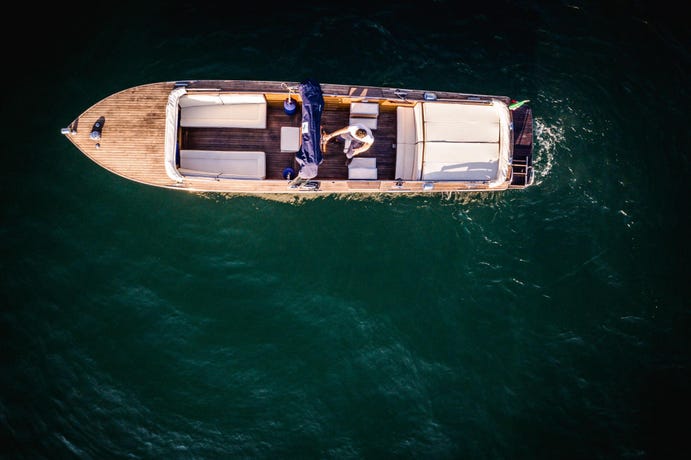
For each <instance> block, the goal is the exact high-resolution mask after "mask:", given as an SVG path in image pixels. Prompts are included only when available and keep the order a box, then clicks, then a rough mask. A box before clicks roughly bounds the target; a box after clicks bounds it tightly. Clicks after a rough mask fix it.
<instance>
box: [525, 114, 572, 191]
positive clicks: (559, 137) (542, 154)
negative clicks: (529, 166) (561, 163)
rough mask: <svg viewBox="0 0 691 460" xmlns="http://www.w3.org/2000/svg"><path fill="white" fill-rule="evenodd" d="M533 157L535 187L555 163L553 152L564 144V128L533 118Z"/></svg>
mask: <svg viewBox="0 0 691 460" xmlns="http://www.w3.org/2000/svg"><path fill="white" fill-rule="evenodd" d="M535 133H536V138H537V139H536V142H535V152H534V153H535V155H534V157H533V165H534V168H535V185H539V184H541V183H542V182H543V181H544V180H545V178H546V177H547V176H548V175H549V173H550V171H551V170H552V166H553V165H554V163H555V151H556V149H557V145H559V144H560V143H562V142H564V139H565V137H566V136H565V134H564V126H563V125H559V124H548V123H546V122H545V120H543V119H541V118H539V117H536V118H535Z"/></svg>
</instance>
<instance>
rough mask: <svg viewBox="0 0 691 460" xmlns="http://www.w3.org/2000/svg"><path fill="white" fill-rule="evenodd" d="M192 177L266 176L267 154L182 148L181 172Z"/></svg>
mask: <svg viewBox="0 0 691 460" xmlns="http://www.w3.org/2000/svg"><path fill="white" fill-rule="evenodd" d="M188 171H189V172H190V173H189V175H190V176H192V177H198V176H203V175H204V173H206V175H207V176H212V177H218V178H221V179H264V178H266V155H265V153H264V152H253V151H221V150H180V172H181V173H182V174H183V175H187V174H185V173H186V172H188Z"/></svg>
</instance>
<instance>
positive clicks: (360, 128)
mask: <svg viewBox="0 0 691 460" xmlns="http://www.w3.org/2000/svg"><path fill="white" fill-rule="evenodd" d="M336 136H341V138H343V140H344V141H345V147H344V149H343V153H345V154H346V158H347V160H346V164H348V163H350V160H352V159H353V157H354V156H356V155H359V154H361V153H363V152H366V151H367V150H369V148H370V147H371V146H372V144H373V143H374V136H373V135H372V131H371V130H370V129H369V128H368V127H367V126H364V125H350V126H346V127H345V128H341V129H338V130H336V131H334V132H332V133H330V134H323V135H322V138H321V149H322V152H324V151H326V144H327V143H328V142H329V141H330V140H331V139H333V138H334V137H336Z"/></svg>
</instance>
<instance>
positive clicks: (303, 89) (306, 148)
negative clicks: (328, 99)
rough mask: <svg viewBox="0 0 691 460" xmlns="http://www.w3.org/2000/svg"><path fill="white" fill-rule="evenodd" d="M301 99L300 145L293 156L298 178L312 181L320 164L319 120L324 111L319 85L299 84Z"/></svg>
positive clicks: (314, 82) (310, 81)
mask: <svg viewBox="0 0 691 460" xmlns="http://www.w3.org/2000/svg"><path fill="white" fill-rule="evenodd" d="M299 90H300V96H301V98H302V145H301V147H300V150H298V152H297V153H296V154H295V159H296V160H297V162H298V164H299V165H300V171H299V173H298V177H299V178H301V179H312V178H314V177H317V171H318V169H319V165H320V164H321V163H322V160H323V157H322V151H321V118H322V111H323V110H324V97H323V95H322V88H321V85H320V84H319V83H318V82H316V81H314V80H310V79H308V80H305V81H303V82H302V83H300V87H299Z"/></svg>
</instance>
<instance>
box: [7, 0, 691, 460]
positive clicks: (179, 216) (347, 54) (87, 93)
mask: <svg viewBox="0 0 691 460" xmlns="http://www.w3.org/2000/svg"><path fill="white" fill-rule="evenodd" d="M96 5H98V4H93V5H91V6H88V5H83V6H82V5H77V4H65V5H59V6H57V5H56V6H53V7H50V6H49V7H40V8H39V7H38V6H36V7H34V6H32V5H28V6H26V7H19V9H20V10H23V11H24V13H25V14H20V15H15V16H7V17H6V18H5V19H6V21H7V22H8V25H9V22H14V21H15V20H16V21H17V24H16V25H17V26H18V27H19V28H20V30H19V31H18V32H12V34H10V33H9V32H3V38H4V43H5V46H6V52H5V60H6V62H5V64H6V66H5V85H4V86H5V91H4V93H5V94H4V96H5V97H4V100H3V103H2V104H1V109H0V110H1V113H2V118H3V120H4V126H5V136H4V144H5V145H4V147H3V148H2V155H3V166H2V181H1V182H0V184H1V185H0V187H2V189H1V192H2V193H0V196H1V197H2V208H1V209H2V214H1V215H2V221H1V227H0V230H1V235H2V239H1V241H2V242H1V243H0V244H1V247H2V293H3V296H2V306H1V313H2V315H1V317H0V318H1V319H0V333H1V336H2V352H1V353H0V356H1V357H2V372H1V373H0V456H2V457H3V458H13V459H14V458H17V459H37V458H47V459H62V458H79V459H105V458H141V459H148V458H161V459H188V458H189V459H207V458H208V459H216V458H221V459H230V458H260V459H276V458H329V459H331V458H333V459H351V458H416V459H456V458H461V459H466V458H468V459H471V458H472V459H476V458H480V459H485V458H488V459H490V458H491V459H495V458H501V459H514V458H520V459H524V458H525V459H534V458H547V459H562V458H574V459H608V458H626V459H628V458H636V459H638V458H676V457H682V454H684V453H685V451H686V450H687V446H686V440H687V439H688V423H687V421H686V420H687V419H688V413H689V410H691V398H690V397H689V388H690V385H691V378H690V377H691V372H690V362H689V356H690V354H691V353H690V351H691V347H690V342H691V341H690V339H689V332H690V330H691V328H690V327H689V326H690V323H691V322H690V321H689V319H690V315H689V312H690V308H689V298H690V296H689V294H690V289H689V284H688V283H689V279H691V276H690V275H691V273H690V272H691V270H689V262H688V260H689V256H690V255H691V254H690V251H689V242H688V239H687V236H686V235H687V233H688V228H689V224H690V222H689V208H688V202H687V199H688V195H689V193H688V191H689V187H688V185H687V180H688V178H689V174H690V172H691V171H689V169H690V168H689V148H688V145H689V143H690V141H691V139H690V138H689V137H690V136H689V132H690V131H689V128H688V124H687V121H686V117H687V112H688V107H689V103H690V102H691V100H690V99H691V98H690V95H689V89H688V82H689V68H690V66H689V64H690V61H691V59H690V54H689V34H688V28H687V25H686V24H685V23H684V21H683V17H684V15H683V14H682V13H681V10H679V11H676V10H674V9H670V8H667V7H666V6H665V5H664V4H661V3H660V4H658V3H656V4H650V5H649V4H646V3H642V2H627V1H619V2H613V3H612V2H610V3H607V4H606V5H602V4H601V2H590V1H576V2H554V3H551V4H547V5H546V4H542V3H541V2H518V3H513V2H512V3H507V4H504V3H503V2H500V3H495V4H493V5H491V6H488V5H484V6H478V5H475V6H472V7H469V6H464V5H458V4H456V3H454V2H445V1H437V2H427V3H424V2H418V3H414V4H410V5H407V4H390V5H386V4H383V5H382V4H371V3H370V4H364V3H359V2H356V3H352V2H348V3H347V4H343V5H337V4H328V3H322V4H315V5H305V4H290V3H286V4H283V5H279V6H278V8H276V7H275V6H274V7H271V6H268V5H264V4H257V5H252V6H246V7H243V8H238V7H236V6H233V5H232V4H231V3H230V2H228V3H225V4H220V5H218V6H213V7H212V6H208V5H207V6H204V7H203V8H202V7H201V6H198V5H195V4H193V3H189V4H187V5H175V4H173V3H169V2H168V3H161V4H155V5H154V4H145V3H141V4H136V5H123V4H117V5H116V4H115V3H113V4H101V6H100V9H99V7H97V6H96ZM128 6H129V8H128ZM45 8H47V11H46V9H45ZM39 10H40V12H41V14H42V15H44V17H45V18H46V19H47V20H48V21H49V25H46V26H45V27H43V26H42V27H41V30H43V31H44V32H45V35H41V36H40V37H42V38H40V39H39V40H38V43H36V45H30V43H32V42H31V41H30V39H36V38H37V37H36V36H32V35H31V34H29V32H26V30H28V29H29V24H30V23H33V22H34V21H35V20H36V17H37V16H36V14H38V13H39ZM20 17H21V18H23V20H24V21H25V22H21V21H19V18H20ZM22 24H23V25H22ZM31 29H32V30H33V26H32V27H31ZM20 43H25V44H26V43H29V45H24V46H30V48H28V49H27V48H23V47H20V46H19V45H20ZM34 46H35V47H34ZM306 77H314V78H316V79H318V80H319V81H322V82H325V83H345V84H371V85H385V86H393V87H403V88H420V89H432V90H434V89H438V90H452V91H463V92H479V93H489V94H505V95H508V96H510V97H514V98H516V99H530V100H531V101H532V102H531V105H532V107H533V111H534V116H535V131H536V140H535V142H536V144H535V166H536V182H535V185H534V186H533V187H531V188H529V189H526V190H516V191H507V192H503V193H496V194H492V195H483V194H466V195H450V196H449V195H443V196H441V195H433V196H423V197H420V196H418V197H402V196H399V197H395V198H388V197H371V198H364V199H362V198H359V199H354V198H344V197H324V198H317V199H313V200H293V201H285V200H284V201H280V200H270V199H261V198H256V197H242V196H218V195H211V196H199V195H192V194H187V193H182V192H179V191H168V190H163V189H157V188H153V187H147V186H144V185H140V184H137V183H134V182H130V181H127V180H125V179H122V178H120V177H117V176H115V175H113V174H111V173H109V172H107V171H105V170H103V169H101V168H100V167H98V166H97V165H96V164H94V163H93V162H91V160H89V159H88V158H86V157H85V156H84V155H82V154H81V153H80V152H79V151H77V150H76V149H75V148H74V147H73V146H72V144H71V143H70V142H69V141H67V140H66V139H64V138H63V136H62V135H61V134H60V129H61V128H63V127H66V126H67V125H68V124H69V123H70V122H71V121H72V120H73V119H74V118H75V117H77V116H78V115H79V114H80V113H81V112H82V111H84V110H85V109H86V108H88V107H89V106H90V105H91V104H94V103H95V102H97V101H98V100H100V99H101V98H103V97H105V96H107V95H109V94H111V93H113V92H116V91H120V90H122V89H125V88H127V87H129V86H134V85H139V84H144V83H150V82H156V81H167V80H179V79H193V78H212V79H216V78H218V79H257V80H279V81H284V80H285V81H299V80H302V79H303V78H306Z"/></svg>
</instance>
